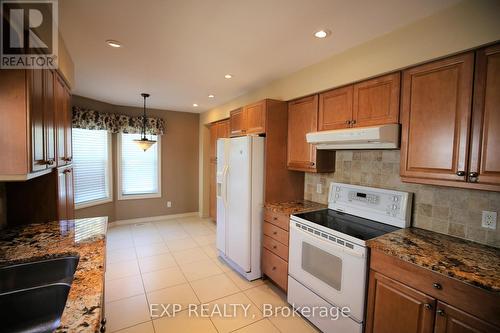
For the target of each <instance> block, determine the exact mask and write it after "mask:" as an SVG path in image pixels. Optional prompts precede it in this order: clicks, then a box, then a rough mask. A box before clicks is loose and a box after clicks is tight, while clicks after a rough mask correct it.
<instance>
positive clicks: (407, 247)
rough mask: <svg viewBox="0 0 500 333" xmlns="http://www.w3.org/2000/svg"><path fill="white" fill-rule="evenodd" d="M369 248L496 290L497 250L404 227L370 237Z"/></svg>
mask: <svg viewBox="0 0 500 333" xmlns="http://www.w3.org/2000/svg"><path fill="white" fill-rule="evenodd" d="M367 244H368V246H369V247H370V248H371V249H373V250H378V251H381V252H383V253H385V254H388V255H391V256H394V257H396V258H399V259H401V260H404V261H407V262H410V263H412V264H415V265H418V266H421V267H424V268H428V269H431V270H433V271H435V272H438V273H441V274H444V275H446V276H449V277H453V278H455V279H458V280H461V281H463V282H465V283H468V284H471V285H473V286H476V287H480V288H483V289H485V290H488V291H492V292H500V249H498V248H494V247H489V246H486V245H482V244H479V243H475V242H471V241H467V240H464V239H461V238H456V237H452V236H448V235H444V234H440V233H436V232H432V231H428V230H424V229H419V228H407V229H401V230H397V231H394V232H392V233H389V234H385V235H383V236H380V237H377V238H374V239H371V240H369V241H368V242H367Z"/></svg>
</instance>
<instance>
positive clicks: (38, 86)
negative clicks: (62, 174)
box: [24, 69, 47, 172]
mask: <svg viewBox="0 0 500 333" xmlns="http://www.w3.org/2000/svg"><path fill="white" fill-rule="evenodd" d="M26 75H27V76H28V91H29V100H28V102H29V104H28V108H29V118H28V119H29V120H30V125H31V170H30V171H32V172H36V171H41V170H44V169H47V164H46V162H45V135H46V133H45V130H44V125H43V116H44V114H43V113H44V112H43V109H44V104H43V95H44V91H43V85H44V74H43V70H41V69H34V70H30V71H27V72H26ZM24 112H26V110H24Z"/></svg>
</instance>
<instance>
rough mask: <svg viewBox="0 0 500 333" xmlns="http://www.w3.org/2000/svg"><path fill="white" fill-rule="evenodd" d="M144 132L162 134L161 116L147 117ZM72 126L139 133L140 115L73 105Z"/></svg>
mask: <svg viewBox="0 0 500 333" xmlns="http://www.w3.org/2000/svg"><path fill="white" fill-rule="evenodd" d="M146 119H147V122H146V133H147V134H149V135H162V134H163V133H165V121H164V120H163V119H161V118H155V117H147V118H146ZM72 126H73V128H83V129H93V130H107V131H110V132H111V133H135V134H137V133H141V131H142V116H139V117H131V116H127V115H124V114H118V113H108V112H99V111H95V110H88V109H83V108H81V107H78V106H74V107H73V121H72Z"/></svg>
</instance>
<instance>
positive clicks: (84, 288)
mask: <svg viewBox="0 0 500 333" xmlns="http://www.w3.org/2000/svg"><path fill="white" fill-rule="evenodd" d="M107 220H108V218H107V217H96V218H88V219H75V220H64V221H55V222H49V223H44V224H28V225H24V226H19V227H14V228H8V229H4V230H1V231H0V267H1V266H6V265H9V264H14V263H21V262H30V261H36V260H39V259H48V258H54V257H59V256H61V255H75V254H76V255H79V256H80V261H79V262H78V267H77V269H76V272H75V276H74V279H73V283H72V285H71V290H70V292H69V295H68V300H67V302H66V307H65V309H64V312H63V315H62V318H61V325H60V326H59V327H58V328H57V330H56V332H98V331H99V329H100V320H101V318H100V317H101V308H102V304H101V303H102V296H103V290H104V289H103V288H104V260H105V250H106V228H107Z"/></svg>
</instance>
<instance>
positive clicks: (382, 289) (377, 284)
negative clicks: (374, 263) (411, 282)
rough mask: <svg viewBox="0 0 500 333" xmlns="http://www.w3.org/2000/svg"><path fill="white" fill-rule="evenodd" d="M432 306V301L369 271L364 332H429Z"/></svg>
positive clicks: (432, 316)
mask: <svg viewBox="0 0 500 333" xmlns="http://www.w3.org/2000/svg"><path fill="white" fill-rule="evenodd" d="M435 306H436V300H435V299H434V298H432V297H430V296H427V295H426V294H424V293H421V292H420V291H418V290H415V289H413V288H410V287H408V286H406V285H404V284H402V283H399V282H397V281H395V280H393V279H390V278H388V277H386V276H384V275H382V274H379V273H377V272H375V271H373V270H372V271H370V285H369V289H368V304H367V317H366V332H367V333H387V332H391V333H430V332H432V331H433V325H434V314H435Z"/></svg>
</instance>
